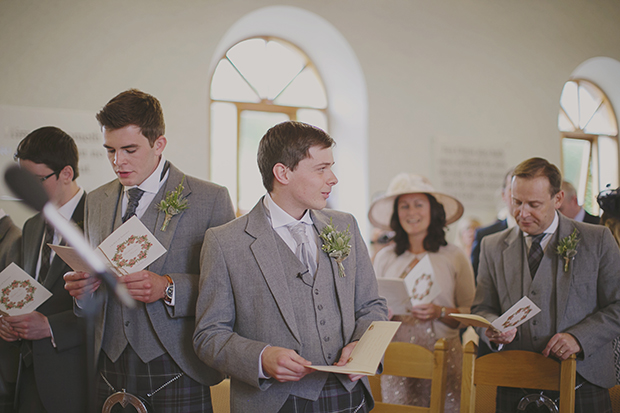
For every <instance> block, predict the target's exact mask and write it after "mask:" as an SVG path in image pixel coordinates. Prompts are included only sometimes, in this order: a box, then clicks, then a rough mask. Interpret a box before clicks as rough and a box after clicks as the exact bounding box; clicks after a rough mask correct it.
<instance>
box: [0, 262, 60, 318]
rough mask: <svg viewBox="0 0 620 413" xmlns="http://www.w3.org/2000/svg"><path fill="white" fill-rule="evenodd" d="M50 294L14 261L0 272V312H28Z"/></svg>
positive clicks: (11, 314)
mask: <svg viewBox="0 0 620 413" xmlns="http://www.w3.org/2000/svg"><path fill="white" fill-rule="evenodd" d="M51 296H52V293H50V292H49V291H48V290H47V289H46V288H45V287H43V286H42V285H41V284H39V282H38V281H37V280H35V279H34V278H32V277H31V276H30V275H28V273H27V272H26V271H24V270H22V269H21V268H19V266H18V265H17V264H15V263H11V264H10V265H9V266H8V267H6V268H5V269H4V271H2V272H0V314H1V315H5V316H15V315H22V314H28V313H31V312H33V311H34V310H36V309H37V307H39V306H40V305H41V304H43V303H44V302H45V301H46V300H47V299H48V298H50V297H51Z"/></svg>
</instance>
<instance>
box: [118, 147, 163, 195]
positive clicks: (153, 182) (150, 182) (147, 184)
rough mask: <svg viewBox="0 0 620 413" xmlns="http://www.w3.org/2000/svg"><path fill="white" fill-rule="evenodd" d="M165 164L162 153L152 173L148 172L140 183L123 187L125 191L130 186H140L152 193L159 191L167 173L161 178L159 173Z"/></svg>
mask: <svg viewBox="0 0 620 413" xmlns="http://www.w3.org/2000/svg"><path fill="white" fill-rule="evenodd" d="M165 164H166V158H164V155H163V154H162V155H161V159H160V160H159V164H157V168H155V170H154V171H153V173H152V174H150V175H149V177H148V178H146V179H145V180H144V182H142V183H141V184H140V185H134V186H126V187H124V188H125V191H127V190H129V189H131V188H140V189H142V190H143V191H144V192H149V193H152V194H156V193H157V192H159V188H160V186H161V185H160V184H161V182H163V181H164V179H165V178H166V176H167V175H168V172H166V176H164V178H162V176H161V173H162V171H163V170H164V165H165Z"/></svg>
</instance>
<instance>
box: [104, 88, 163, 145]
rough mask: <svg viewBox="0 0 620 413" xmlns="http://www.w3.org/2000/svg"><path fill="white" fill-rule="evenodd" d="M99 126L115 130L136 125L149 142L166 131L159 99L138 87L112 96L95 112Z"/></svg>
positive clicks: (151, 142) (152, 143)
mask: <svg viewBox="0 0 620 413" xmlns="http://www.w3.org/2000/svg"><path fill="white" fill-rule="evenodd" d="M96 117H97V121H99V124H100V125H101V127H103V128H106V129H108V130H116V129H121V128H124V127H125V126H129V125H136V126H138V127H139V128H140V133H142V135H144V136H145V137H146V138H147V139H148V140H149V143H150V144H151V147H152V146H153V145H154V144H155V141H156V140H157V138H159V137H160V136H163V135H164V133H165V132H166V124H165V123H164V112H163V111H162V109H161V104H160V103H159V100H157V98H155V97H154V96H151V95H149V94H148V93H144V92H142V91H140V90H138V89H129V90H126V91H124V92H121V93H119V94H118V95H116V96H115V97H113V98H112V100H110V101H109V102H108V103H107V104H106V105H105V106H104V107H103V109H101V111H99V113H97V116H96Z"/></svg>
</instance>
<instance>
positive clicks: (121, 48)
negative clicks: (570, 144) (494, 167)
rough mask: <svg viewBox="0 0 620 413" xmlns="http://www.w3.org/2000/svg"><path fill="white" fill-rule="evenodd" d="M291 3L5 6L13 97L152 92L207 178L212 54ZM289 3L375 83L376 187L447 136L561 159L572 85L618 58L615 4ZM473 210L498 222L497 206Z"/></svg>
mask: <svg viewBox="0 0 620 413" xmlns="http://www.w3.org/2000/svg"><path fill="white" fill-rule="evenodd" d="M277 4H278V3H274V2H271V1H267V0H176V1H154V0H133V1H130V2H127V1H120V0H111V1H105V2H96V1H91V0H80V1H78V0H56V1H43V0H38V1H37V0H3V1H0V56H1V57H0V73H1V74H2V75H1V76H0V104H2V105H12V106H33V107H42V108H65V109H86V110H92V111H93V114H94V113H95V112H96V111H97V110H98V109H99V108H101V106H103V105H104V104H105V103H106V102H107V101H108V100H109V99H110V98H111V97H112V96H114V95H115V94H117V93H118V92H120V91H122V90H124V89H127V88H129V87H137V88H140V89H143V90H145V91H147V92H149V93H152V94H153V95H155V96H157V97H158V98H159V99H160V100H161V102H162V105H163V107H164V113H165V116H166V122H167V137H168V139H169V146H168V148H167V149H166V154H167V156H168V158H169V159H171V160H172V161H173V162H175V163H177V164H181V165H182V167H183V169H184V170H186V171H187V172H188V173H190V174H193V175H197V176H200V177H204V178H206V177H207V173H208V172H207V171H208V163H207V162H208V159H207V158H206V154H207V151H208V141H207V131H208V125H207V118H208V117H207V109H208V108H207V103H208V99H207V97H208V83H209V79H208V73H209V65H210V62H211V59H212V56H213V54H214V52H215V49H216V47H217V45H218V42H219V41H220V40H221V38H222V37H223V36H224V34H225V33H226V32H227V30H228V29H229V28H230V27H231V26H232V25H233V24H234V23H235V22H236V21H238V20H239V19H241V18H242V17H243V16H244V15H246V14H248V13H250V12H252V11H254V10H257V9H259V8H261V7H266V6H272V5H277ZM286 4H287V5H292V6H296V7H300V8H304V9H307V10H309V11H311V12H313V13H315V14H317V15H319V16H321V17H323V18H324V19H326V20H327V21H328V22H329V23H331V24H332V25H333V26H334V27H335V28H336V29H337V30H338V31H340V33H341V34H342V35H343V37H344V39H346V41H347V42H348V43H349V44H350V45H351V47H352V49H353V51H354V52H355V54H356V55H357V58H358V60H359V62H360V65H361V68H362V71H363V73H364V77H365V79H366V82H367V93H368V136H369V159H368V164H369V168H368V179H369V193H370V194H373V193H375V192H377V191H380V190H383V189H385V187H386V186H387V184H388V182H389V180H390V179H391V177H392V176H394V175H395V174H396V173H398V172H400V171H402V170H406V171H410V172H417V173H423V174H425V175H428V176H429V177H430V178H431V179H434V177H435V174H436V165H435V164H434V159H435V158H436V153H435V152H434V149H433V148H434V144H435V142H436V141H437V140H438V139H442V140H446V139H447V140H453V141H454V142H455V143H458V144H461V145H466V146H471V147H473V148H481V147H485V146H487V145H492V146H497V147H500V148H503V149H504V150H505V152H506V159H505V161H506V163H507V164H516V163H518V162H519V161H521V160H523V159H525V158H527V157H530V156H534V155H537V156H543V157H546V158H548V159H550V160H551V161H553V162H556V163H559V160H560V147H559V134H558V131H557V126H556V124H557V113H558V100H559V96H560V92H561V89H562V85H563V83H564V82H565V81H566V80H567V79H568V78H569V76H570V75H571V73H572V72H573V71H574V70H575V68H577V67H578V66H579V65H580V64H581V63H582V62H584V61H586V60H588V59H590V58H593V57H597V56H606V57H610V58H613V59H616V60H620V47H619V46H620V25H619V24H618V21H620V2H617V1H615V0H600V1H597V2H596V3H592V2H590V1H587V0H548V1H544V2H543V1H540V0H521V1H509V0H499V1H497V0H435V1H421V0H382V1H377V0H338V1H332V0H297V1H288V2H286ZM334 70H338V68H337V67H335V68H334ZM188 148H190V149H191V150H188ZM360 179H364V177H360ZM498 185H499V182H498ZM0 206H2V205H0ZM467 206H468V205H467V204H466V207H467ZM5 209H6V208H5ZM471 213H473V214H475V215H478V216H480V217H481V218H483V220H489V219H491V217H492V215H493V205H487V206H480V205H478V206H475V208H469V210H467V211H466V214H467V215H469V214H471ZM358 219H360V220H363V219H364V217H360V216H358Z"/></svg>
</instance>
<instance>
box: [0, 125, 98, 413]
mask: <svg viewBox="0 0 620 413" xmlns="http://www.w3.org/2000/svg"><path fill="white" fill-rule="evenodd" d="M15 159H16V160H17V162H18V164H19V165H20V167H22V168H24V169H26V170H27V171H29V172H30V173H32V174H33V175H35V176H36V177H38V178H39V179H40V181H41V183H42V186H43V188H44V189H45V192H46V193H47V195H48V197H49V199H50V202H52V203H53V204H54V205H55V206H56V207H57V208H58V211H59V212H60V214H61V215H63V216H64V217H65V218H67V219H72V220H73V221H74V222H76V223H77V224H78V225H83V222H84V200H85V198H86V194H85V193H84V190H83V189H82V188H80V187H79V186H78V184H77V182H76V178H77V177H78V173H79V172H78V150H77V146H76V144H75V142H74V141H73V139H72V138H71V137H70V136H69V135H67V134H66V133H65V132H63V131H62V130H60V129H58V128H55V127H51V126H48V127H43V128H40V129H37V130H35V131H33V132H31V133H30V134H29V135H28V136H26V137H25V138H24V139H23V140H22V141H21V142H20V143H19V146H18V147H17V153H16V154H15ZM60 243H62V238H61V235H60V234H59V233H57V232H56V231H55V230H54V228H53V227H51V226H50V225H48V224H46V222H45V220H44V218H43V216H42V214H41V213H39V214H37V215H35V216H34V217H32V218H30V219H29V220H28V221H26V223H25V224H24V229H23V238H22V257H21V258H22V259H21V262H20V265H21V267H22V268H23V269H24V270H25V271H26V272H27V273H28V274H30V275H31V276H32V277H33V278H35V279H36V280H37V281H38V282H39V283H41V284H42V285H43V286H44V287H45V288H47V289H48V290H49V291H50V292H52V294H53V295H52V297H51V298H50V299H49V300H47V301H46V302H45V303H43V304H42V305H41V306H40V307H39V308H38V309H37V311H33V312H32V313H30V314H25V315H21V316H14V317H8V316H7V317H2V318H1V319H0V338H2V339H3V340H5V341H7V342H13V343H14V344H15V345H16V346H19V348H20V353H21V354H20V357H19V363H20V367H19V369H20V373H19V376H18V379H17V387H16V393H17V397H16V401H17V408H18V410H19V411H20V412H21V411H27V412H49V413H52V412H63V413H66V412H76V413H78V412H84V411H85V410H86V399H85V397H86V386H85V383H86V372H85V370H84V368H85V367H84V360H85V345H84V342H83V341H84V333H83V329H82V328H81V327H80V326H81V323H78V318H77V317H76V316H75V315H74V313H73V298H72V297H71V296H70V295H69V293H68V292H67V291H66V290H65V289H64V280H63V278H62V276H63V275H64V274H65V273H66V272H67V271H71V269H70V268H69V267H68V266H67V265H66V264H65V263H64V262H63V261H62V260H61V259H60V257H56V256H55V254H54V252H53V251H52V250H51V249H50V248H49V247H48V245H47V244H60Z"/></svg>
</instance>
